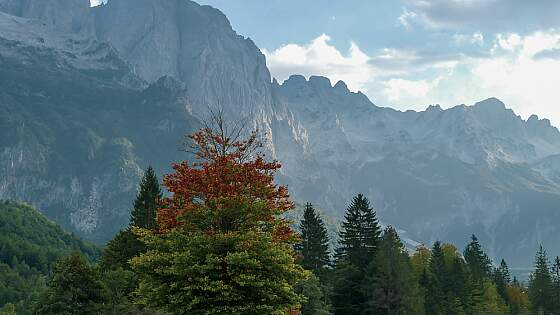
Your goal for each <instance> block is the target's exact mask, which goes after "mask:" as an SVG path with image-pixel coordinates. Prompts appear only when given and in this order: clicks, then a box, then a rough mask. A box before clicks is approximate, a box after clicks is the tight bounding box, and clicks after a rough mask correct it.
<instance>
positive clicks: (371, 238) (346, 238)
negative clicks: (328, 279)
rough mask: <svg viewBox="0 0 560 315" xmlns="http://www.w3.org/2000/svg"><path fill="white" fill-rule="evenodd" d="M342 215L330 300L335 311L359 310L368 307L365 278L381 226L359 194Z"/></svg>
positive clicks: (369, 272) (370, 270)
mask: <svg viewBox="0 0 560 315" xmlns="http://www.w3.org/2000/svg"><path fill="white" fill-rule="evenodd" d="M344 218H345V220H344V222H343V223H342V229H341V231H340V237H339V243H340V246H339V247H338V248H337V250H336V257H335V258H336V262H335V272H334V285H333V292H332V304H333V310H334V313H335V314H354V313H357V314H359V313H362V312H364V311H365V310H366V309H367V308H368V293H367V287H368V285H367V284H366V282H367V281H368V280H367V279H368V277H370V278H371V277H373V275H374V273H375V266H374V265H373V264H372V262H373V260H374V259H375V253H376V250H377V246H378V245H379V240H380V235H381V228H380V226H379V221H378V220H377V216H376V213H375V211H374V210H373V208H371V206H370V204H369V201H368V200H367V198H366V197H364V196H363V195H362V194H358V195H357V196H356V197H354V198H353V199H352V202H351V203H350V206H349V207H348V209H346V215H345V217H344ZM353 312H354V313H353Z"/></svg>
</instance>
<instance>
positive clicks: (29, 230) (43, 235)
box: [0, 202, 99, 315]
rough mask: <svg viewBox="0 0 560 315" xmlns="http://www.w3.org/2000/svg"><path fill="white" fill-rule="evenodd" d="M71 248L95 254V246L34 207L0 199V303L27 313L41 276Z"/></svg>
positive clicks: (19, 312) (93, 257) (42, 285)
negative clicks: (55, 222)
mask: <svg viewBox="0 0 560 315" xmlns="http://www.w3.org/2000/svg"><path fill="white" fill-rule="evenodd" d="M73 250H78V251H80V252H82V253H84V254H85V255H86V256H87V257H88V259H95V258H96V257H97V256H98V255H99V251H98V249H97V248H96V247H95V246H93V245H90V244H87V243H84V242H82V241H81V240H79V239H78V238H76V237H75V236H73V235H71V234H69V233H67V232H65V231H64V230H62V228H60V227H59V226H58V225H56V224H54V223H53V222H51V221H49V220H47V219H46V218H45V217H44V216H43V215H42V214H40V213H39V212H38V211H36V210H35V209H33V208H31V207H29V206H26V205H22V204H17V203H13V202H0V306H3V305H5V304H7V303H12V304H14V305H15V307H16V309H17V313H18V314H20V315H22V314H23V315H25V314H29V312H30V305H31V304H32V303H33V302H34V300H35V299H36V298H37V296H38V293H39V291H40V290H41V289H42V288H43V287H44V285H45V276H47V275H48V274H49V273H50V272H51V270H52V269H53V266H54V264H55V262H56V261H57V260H58V259H59V258H61V257H64V256H66V255H68V254H70V253H71V252H72V251H73Z"/></svg>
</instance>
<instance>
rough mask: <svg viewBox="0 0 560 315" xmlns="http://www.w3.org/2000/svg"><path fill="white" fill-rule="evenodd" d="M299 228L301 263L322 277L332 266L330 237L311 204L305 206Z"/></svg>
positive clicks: (298, 245) (297, 247) (298, 247)
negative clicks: (326, 269) (325, 270)
mask: <svg viewBox="0 0 560 315" xmlns="http://www.w3.org/2000/svg"><path fill="white" fill-rule="evenodd" d="M299 228H300V231H301V241H300V243H299V244H297V246H296V249H297V250H298V252H299V253H300V254H301V256H302V258H301V261H300V263H301V265H302V266H303V268H305V269H307V270H311V271H313V273H314V274H315V275H317V276H320V275H321V274H322V273H323V271H324V269H325V268H326V267H327V266H329V264H330V254H329V236H328V233H327V229H326V227H325V224H324V223H323V220H322V219H321V217H319V214H317V212H316V211H315V209H314V208H313V206H312V205H311V204H310V203H308V204H306V205H305V210H304V213H303V220H302V221H301V223H300V226H299Z"/></svg>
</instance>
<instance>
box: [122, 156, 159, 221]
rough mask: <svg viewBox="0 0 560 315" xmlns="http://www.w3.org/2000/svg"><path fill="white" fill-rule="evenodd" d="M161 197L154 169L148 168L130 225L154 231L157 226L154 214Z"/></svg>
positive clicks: (135, 202)
mask: <svg viewBox="0 0 560 315" xmlns="http://www.w3.org/2000/svg"><path fill="white" fill-rule="evenodd" d="M161 197H162V192H161V187H160V185H159V182H158V179H157V176H156V174H155V172H154V169H153V168H152V167H151V166H149V167H148V169H147V170H146V172H145V173H144V177H143V178H142V182H141V183H140V189H139V191H138V195H137V196H136V200H135V201H134V209H133V210H132V213H131V217H130V225H131V226H137V227H139V228H143V229H148V230H153V229H155V228H156V226H157V224H156V213H157V207H158V200H160V199H161Z"/></svg>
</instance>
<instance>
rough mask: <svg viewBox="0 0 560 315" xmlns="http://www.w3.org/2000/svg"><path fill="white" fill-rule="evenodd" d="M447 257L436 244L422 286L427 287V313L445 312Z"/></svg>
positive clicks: (436, 243)
mask: <svg viewBox="0 0 560 315" xmlns="http://www.w3.org/2000/svg"><path fill="white" fill-rule="evenodd" d="M445 269H446V268H445V257H444V254H443V249H442V247H441V243H440V242H435V243H434V246H433V247H432V256H431V258H430V264H429V268H428V270H427V272H426V273H425V275H423V276H422V281H421V284H422V285H423V286H424V287H425V292H426V297H425V305H426V313H427V314H442V313H443V312H445V300H446V292H445V283H446V280H447V279H446V275H447V271H446V270H445Z"/></svg>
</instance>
